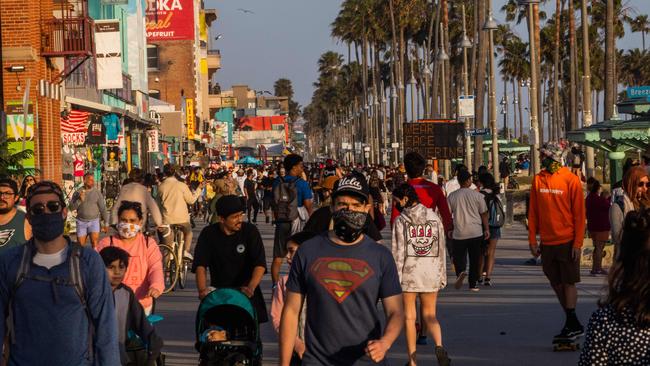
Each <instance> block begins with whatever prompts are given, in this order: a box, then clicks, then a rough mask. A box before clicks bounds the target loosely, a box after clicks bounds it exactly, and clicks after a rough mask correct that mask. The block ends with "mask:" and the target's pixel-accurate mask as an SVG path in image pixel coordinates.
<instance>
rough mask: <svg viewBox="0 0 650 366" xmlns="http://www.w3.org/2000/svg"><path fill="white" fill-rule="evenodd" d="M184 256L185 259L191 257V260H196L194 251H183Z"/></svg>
mask: <svg viewBox="0 0 650 366" xmlns="http://www.w3.org/2000/svg"><path fill="white" fill-rule="evenodd" d="M183 258H185V259H189V260H191V261H193V260H194V256H193V255H192V253H190V252H183Z"/></svg>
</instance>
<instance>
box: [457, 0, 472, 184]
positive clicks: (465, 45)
mask: <svg viewBox="0 0 650 366" xmlns="http://www.w3.org/2000/svg"><path fill="white" fill-rule="evenodd" d="M462 12H463V40H462V42H461V44H460V47H461V48H462V49H463V94H464V95H470V92H469V80H468V76H467V74H468V70H467V50H468V49H469V48H472V42H471V41H470V40H469V38H468V37H467V25H466V23H465V4H463V5H462ZM464 118H465V166H467V169H469V171H470V172H471V171H472V137H471V136H470V135H469V134H468V133H467V132H468V131H469V129H470V123H469V117H464Z"/></svg>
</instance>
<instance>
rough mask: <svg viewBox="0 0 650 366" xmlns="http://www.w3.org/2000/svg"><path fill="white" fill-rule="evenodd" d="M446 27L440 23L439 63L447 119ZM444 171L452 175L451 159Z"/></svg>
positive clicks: (443, 112) (442, 111) (442, 107)
mask: <svg viewBox="0 0 650 366" xmlns="http://www.w3.org/2000/svg"><path fill="white" fill-rule="evenodd" d="M444 39H445V38H444V29H443V25H442V23H440V50H439V52H438V63H439V64H440V85H441V88H440V90H441V94H440V96H441V97H442V98H441V99H440V101H441V102H440V118H442V119H445V118H447V85H446V83H445V75H446V73H445V63H446V62H447V61H449V55H447V52H445V45H444V43H445V42H444ZM444 167H445V170H444V173H445V177H449V176H451V161H450V160H445V162H444Z"/></svg>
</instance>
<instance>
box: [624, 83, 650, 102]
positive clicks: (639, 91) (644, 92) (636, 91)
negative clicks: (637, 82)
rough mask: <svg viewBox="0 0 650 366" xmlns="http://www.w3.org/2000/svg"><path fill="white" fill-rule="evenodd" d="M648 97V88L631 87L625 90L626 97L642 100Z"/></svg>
mask: <svg viewBox="0 0 650 366" xmlns="http://www.w3.org/2000/svg"><path fill="white" fill-rule="evenodd" d="M648 96H650V86H647V85H646V86H631V87H628V88H627V97H628V98H630V99H633V98H644V97H648Z"/></svg>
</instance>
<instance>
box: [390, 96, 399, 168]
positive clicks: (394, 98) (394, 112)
mask: <svg viewBox="0 0 650 366" xmlns="http://www.w3.org/2000/svg"><path fill="white" fill-rule="evenodd" d="M390 108H391V110H392V113H391V117H392V119H393V123H392V125H391V129H390V132H391V135H392V138H391V142H392V144H391V148H393V164H397V161H398V160H399V157H398V149H397V148H396V147H395V146H394V145H393V144H396V143H399V142H398V141H397V123H398V122H397V114H398V113H397V109H398V108H397V88H396V87H395V86H394V85H391V87H390Z"/></svg>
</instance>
